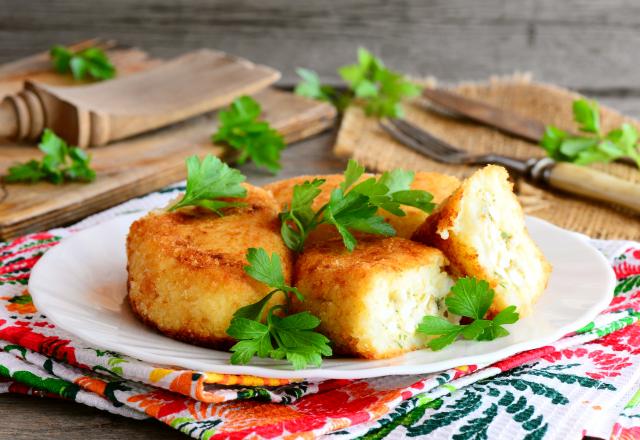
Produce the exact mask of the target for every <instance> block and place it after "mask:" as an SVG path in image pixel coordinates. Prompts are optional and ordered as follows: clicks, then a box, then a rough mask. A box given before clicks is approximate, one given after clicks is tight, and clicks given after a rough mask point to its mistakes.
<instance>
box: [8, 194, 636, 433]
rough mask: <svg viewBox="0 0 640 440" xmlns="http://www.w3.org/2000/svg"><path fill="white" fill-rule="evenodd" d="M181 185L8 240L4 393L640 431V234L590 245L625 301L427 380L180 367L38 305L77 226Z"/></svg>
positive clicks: (300, 426) (355, 418) (140, 404)
mask: <svg viewBox="0 0 640 440" xmlns="http://www.w3.org/2000/svg"><path fill="white" fill-rule="evenodd" d="M181 189H182V187H181V186H174V187H170V188H167V189H166V190H163V191H159V192H156V193H152V194H150V195H148V196H146V197H143V198H140V199H134V200H131V201H129V202H127V203H125V204H123V205H120V206H118V207H115V208H113V209H110V210H108V211H105V212H103V213H100V214H97V215H95V216H92V217H89V218H87V219H86V220H84V221H82V222H80V223H78V224H77V225H75V226H73V227H70V228H64V229H54V230H51V231H48V232H42V233H37V234H30V235H27V236H24V237H21V238H18V239H16V240H13V241H10V242H6V243H0V376H1V377H3V379H2V380H0V392H11V393H23V394H33V395H38V396H42V397H49V398H55V397H57V398H66V399H73V400H75V401H77V402H79V403H83V404H86V405H90V406H94V407H96V408H99V409H102V410H105V411H109V412H112V413H115V414H120V415H122V416H125V417H130V418H134V419H141V418H147V417H154V418H156V419H158V420H160V421H162V422H164V423H166V424H168V425H170V426H171V427H173V428H175V429H178V430H180V431H182V432H184V433H185V434H187V435H189V436H191V437H193V438H198V439H213V438H243V437H248V436H251V437H252V438H274V437H289V438H312V437H317V436H321V435H327V436H335V437H339V438H342V439H350V438H356V437H362V436H364V437H366V438H405V437H407V436H410V437H421V436H427V435H429V436H430V437H429V438H436V439H440V438H441V439H449V438H453V439H472V438H473V439H475V438H487V437H488V438H492V439H493V438H496V439H513V438H527V439H542V438H554V439H555V438H558V439H566V438H581V437H582V436H584V435H593V436H598V437H603V438H636V437H639V436H640V405H639V403H640V324H639V323H638V319H639V318H640V243H632V242H606V241H593V242H592V243H593V245H594V246H596V247H597V248H599V249H600V250H601V251H602V252H603V253H604V254H605V255H606V256H607V258H609V260H610V262H611V264H612V266H613V268H614V270H615V273H616V275H617V278H618V285H617V287H616V291H615V295H616V296H615V298H614V300H613V301H612V303H611V305H610V306H609V308H607V309H606V310H605V311H603V312H602V313H601V314H600V315H599V316H598V317H597V318H596V319H595V320H594V322H593V323H591V324H589V325H588V326H586V327H584V328H582V329H576V330H577V331H576V332H575V333H572V334H570V335H567V336H566V337H564V338H563V339H561V340H559V341H557V342H556V343H554V344H552V345H549V346H545V347H541V348H538V349H536V350H531V351H528V352H524V353H521V354H518V355H516V356H512V357H510V358H507V359H504V360H502V361H500V362H497V363H495V364H492V365H463V366H460V367H457V368H454V369H451V370H448V371H442V372H440V373H436V374H429V375H421V376H393V377H382V378H376V379H367V380H326V381H321V382H305V381H301V382H292V381H288V380H280V379H265V378H259V377H252V376H236V375H228V374H218V373H216V372H203V371H188V370H181V369H177V368H175V367H170V366H163V365H152V364H149V363H146V362H142V361H139V360H136V359H132V358H130V357H126V356H121V355H119V354H118V353H114V352H111V351H106V350H101V349H100V347H90V346H89V345H88V344H86V343H84V342H83V341H81V340H79V339H77V338H75V337H73V336H72V335H70V334H68V333H66V332H64V331H62V330H61V329H58V328H56V327H55V325H53V324H52V323H51V322H50V321H48V320H47V318H46V316H44V315H42V314H40V313H39V312H38V311H37V310H36V308H35V307H34V305H33V303H32V301H31V297H30V295H29V292H28V291H27V289H26V285H27V281H28V279H29V273H30V270H31V268H32V267H33V265H34V264H35V263H36V262H37V261H38V259H39V258H40V256H41V255H42V254H43V253H44V252H46V251H47V249H49V248H51V247H52V246H55V245H56V244H57V243H58V242H59V241H60V240H61V239H62V238H64V237H65V236H68V235H70V234H73V233H74V232H76V231H78V230H80V229H84V228H86V227H90V226H92V225H95V224H98V223H100V222H103V221H106V220H109V219H111V218H113V217H115V216H117V215H121V214H126V213H131V212H136V211H144V210H148V209H151V208H153V207H156V206H160V205H163V204H165V203H166V202H167V201H168V200H169V199H171V198H172V197H174V196H175V195H176V194H175V191H178V190H181Z"/></svg>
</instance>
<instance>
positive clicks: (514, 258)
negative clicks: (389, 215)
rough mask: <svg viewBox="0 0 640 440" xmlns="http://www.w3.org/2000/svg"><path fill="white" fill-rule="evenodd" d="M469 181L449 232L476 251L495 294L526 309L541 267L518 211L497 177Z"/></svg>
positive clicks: (496, 175) (520, 212)
mask: <svg viewBox="0 0 640 440" xmlns="http://www.w3.org/2000/svg"><path fill="white" fill-rule="evenodd" d="M472 182H473V183H472V185H470V188H469V192H468V193H466V194H465V196H464V197H463V198H462V200H461V207H460V213H459V215H458V216H457V218H456V221H455V223H454V225H453V228H452V230H453V232H454V233H456V234H459V235H460V238H462V239H463V240H464V241H465V242H467V243H469V244H471V246H472V247H473V248H474V249H475V250H476V252H477V253H478V262H479V263H480V265H481V266H482V268H483V269H484V270H485V272H486V273H487V274H488V275H489V276H492V277H495V278H496V279H497V283H498V285H497V286H496V291H497V292H499V293H500V294H501V296H503V297H504V298H505V299H506V302H507V303H508V304H513V305H516V306H518V307H519V308H520V309H522V308H527V307H529V301H528V298H530V297H531V292H529V289H530V288H531V286H537V284H538V280H539V279H540V273H541V271H542V270H543V268H542V265H541V263H540V260H539V257H538V253H537V248H536V247H535V244H534V243H533V242H532V241H531V239H530V238H529V235H528V233H527V232H526V227H525V225H524V221H523V218H522V210H521V208H520V206H519V204H518V202H517V200H516V199H515V198H514V197H513V195H512V194H511V192H510V191H507V189H508V188H507V187H506V186H505V185H504V181H503V180H502V179H501V178H500V175H499V174H496V173H494V174H488V175H486V177H484V178H483V179H475V180H473V181H472Z"/></svg>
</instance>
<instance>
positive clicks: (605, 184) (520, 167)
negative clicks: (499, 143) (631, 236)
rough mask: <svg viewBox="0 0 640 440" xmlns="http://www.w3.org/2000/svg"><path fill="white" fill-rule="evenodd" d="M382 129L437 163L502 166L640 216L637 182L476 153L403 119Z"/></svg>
mask: <svg viewBox="0 0 640 440" xmlns="http://www.w3.org/2000/svg"><path fill="white" fill-rule="evenodd" d="M380 126H381V127H382V129H383V130H384V131H385V132H387V133H388V134H389V135H390V136H391V137H392V138H393V139H395V140H396V141H398V142H400V143H401V144H403V145H405V146H407V147H409V148H411V149H413V150H415V151H417V152H418V153H421V154H424V155H425V156H427V157H429V158H431V159H433V160H435V161H437V162H442V163H448V164H453V165H463V164H465V165H484V164H496V165H502V166H504V167H505V168H507V169H509V170H510V171H512V172H515V173H516V174H519V175H522V176H523V177H525V178H526V179H527V180H530V181H532V182H534V183H538V184H543V185H546V186H549V187H552V188H557V189H560V190H563V191H565V192H569V193H572V194H577V195H580V196H584V197H588V198H591V199H594V200H599V201H603V202H607V203H615V204H618V205H621V206H624V207H626V208H628V209H631V210H632V211H634V212H636V213H640V185H639V184H637V183H633V182H629V181H626V180H623V179H619V178H617V177H614V176H612V175H610V174H606V173H602V172H600V171H596V170H594V169H592V168H588V167H583V166H578V165H573V164H570V163H566V162H556V161H554V160H553V159H551V158H548V157H544V158H541V159H537V158H531V159H528V160H522V159H517V158H515V157H509V156H502V155H499V154H492V153H489V154H472V153H469V152H468V151H465V150H462V149H460V148H456V147H454V146H453V145H451V144H449V143H447V142H445V141H443V140H442V139H439V138H437V137H435V136H433V135H432V134H430V133H428V132H426V131H425V130H423V129H422V128H419V127H417V126H416V125H414V124H412V123H410V122H408V121H406V120H403V119H386V120H382V121H380Z"/></svg>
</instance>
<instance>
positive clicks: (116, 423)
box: [0, 394, 187, 440]
mask: <svg viewBox="0 0 640 440" xmlns="http://www.w3.org/2000/svg"><path fill="white" fill-rule="evenodd" d="M0 414H2V415H3V418H2V429H0V438H3V439H12V440H32V439H34V438H49V439H62V438H64V439H65V440H86V439H97V438H100V439H102V440H121V439H124V438H135V439H166V440H173V439H175V440H184V439H186V438H187V437H186V436H185V435H184V434H181V433H180V432H178V431H176V430H174V429H171V428H170V427H168V426H166V425H163V424H162V423H161V422H158V421H156V420H131V419H128V418H125V417H122V416H117V415H113V414H109V413H107V412H105V411H100V410H98V409H95V408H90V407H88V406H84V405H80V404H78V403H74V402H68V401H64V400H56V399H43V398H39V397H31V396H19V395H18V396H16V395H6V394H5V395H0Z"/></svg>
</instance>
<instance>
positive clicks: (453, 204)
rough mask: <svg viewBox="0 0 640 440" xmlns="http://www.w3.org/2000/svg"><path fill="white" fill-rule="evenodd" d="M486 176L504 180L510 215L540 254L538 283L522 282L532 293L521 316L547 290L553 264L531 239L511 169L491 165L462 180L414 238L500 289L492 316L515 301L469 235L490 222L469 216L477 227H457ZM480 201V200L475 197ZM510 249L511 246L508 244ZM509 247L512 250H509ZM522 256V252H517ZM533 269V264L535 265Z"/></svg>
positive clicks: (463, 272) (453, 266) (454, 268)
mask: <svg viewBox="0 0 640 440" xmlns="http://www.w3.org/2000/svg"><path fill="white" fill-rule="evenodd" d="M485 177H493V178H496V179H497V180H499V181H501V182H502V185H504V186H503V188H502V189H503V190H504V194H503V196H505V197H509V198H510V199H512V200H509V207H510V208H511V209H510V213H509V215H510V218H511V222H512V224H514V225H515V228H516V229H517V230H518V231H519V233H520V234H522V237H520V238H521V239H522V240H523V241H525V242H526V243H527V244H528V245H529V246H531V247H532V248H533V249H534V250H533V252H534V254H535V255H536V259H537V261H536V263H538V264H539V267H540V274H539V279H538V280H537V282H536V283H534V284H533V285H530V286H521V287H523V289H525V290H526V291H527V292H529V295H530V296H529V297H528V298H525V299H524V300H523V304H522V306H521V307H518V310H519V312H520V315H521V316H526V315H527V314H529V313H530V312H531V307H532V305H533V304H534V303H535V301H536V300H537V299H538V297H539V296H540V295H541V294H542V293H543V292H544V289H545V288H546V285H547V282H548V279H549V275H550V273H551V265H550V264H549V263H548V261H547V260H546V258H545V257H544V255H543V254H542V252H541V251H540V250H539V249H538V247H537V246H536V245H535V243H534V242H533V240H531V238H530V236H529V233H528V231H527V229H526V227H525V226H524V213H523V211H522V207H521V205H520V203H519V202H518V199H517V197H516V195H515V194H514V193H513V184H512V183H511V182H510V181H509V180H508V173H507V171H506V170H505V169H504V168H502V167H499V166H495V165H488V166H486V167H484V168H482V169H480V170H478V171H477V172H475V173H474V174H473V175H472V176H470V177H469V178H467V179H466V180H464V181H463V182H462V185H460V187H459V188H458V189H457V190H456V191H455V192H454V193H453V194H451V196H450V197H448V198H447V199H446V200H445V201H443V202H442V203H441V204H440V205H439V206H438V207H437V208H436V210H435V211H434V212H433V213H432V214H431V215H430V216H429V217H428V218H427V219H426V220H425V221H424V223H423V224H422V225H421V226H420V227H419V228H418V229H417V230H416V231H415V233H414V234H413V236H412V239H413V240H415V241H418V242H421V243H424V244H426V245H428V246H433V247H436V248H438V249H440V250H441V251H442V252H443V253H444V254H445V255H446V257H447V258H448V260H449V262H450V270H451V272H452V273H453V274H454V275H456V276H472V277H476V278H479V279H483V280H486V281H487V282H488V283H489V284H490V285H491V287H492V288H493V289H494V290H495V291H496V295H495V297H494V301H493V304H492V306H491V308H490V309H489V316H492V315H495V314H497V313H498V312H500V311H501V310H503V309H504V308H506V307H508V306H509V305H511V304H510V303H509V302H510V301H508V300H506V298H505V297H506V295H504V294H503V293H504V291H503V290H504V286H503V285H501V279H500V278H499V277H497V276H496V275H495V273H494V271H493V268H492V267H486V266H483V265H482V264H481V263H480V261H479V260H480V255H479V250H478V249H477V248H476V247H475V246H474V245H473V244H472V243H471V240H469V237H470V236H472V235H474V234H483V233H484V232H485V231H484V230H483V229H485V227H486V226H487V223H486V222H485V220H484V219H482V218H474V219H467V224H473V225H474V226H473V230H464V229H463V230H456V227H457V225H458V224H459V222H460V220H461V218H460V217H461V215H464V214H463V213H462V204H463V200H464V198H465V197H473V195H471V194H470V192H471V186H472V185H473V184H477V182H478V179H483V178H485ZM486 190H487V191H488V192H496V190H497V188H495V187H494V188H492V187H488V188H486ZM471 202H472V203H479V201H474V200H472V201H471ZM493 245H494V246H507V247H508V244H504V243H502V242H500V241H496V242H495V243H493ZM507 249H508V248H507ZM507 251H509V250H507ZM513 257H514V258H519V256H518V255H513ZM532 269H533V267H532Z"/></svg>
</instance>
